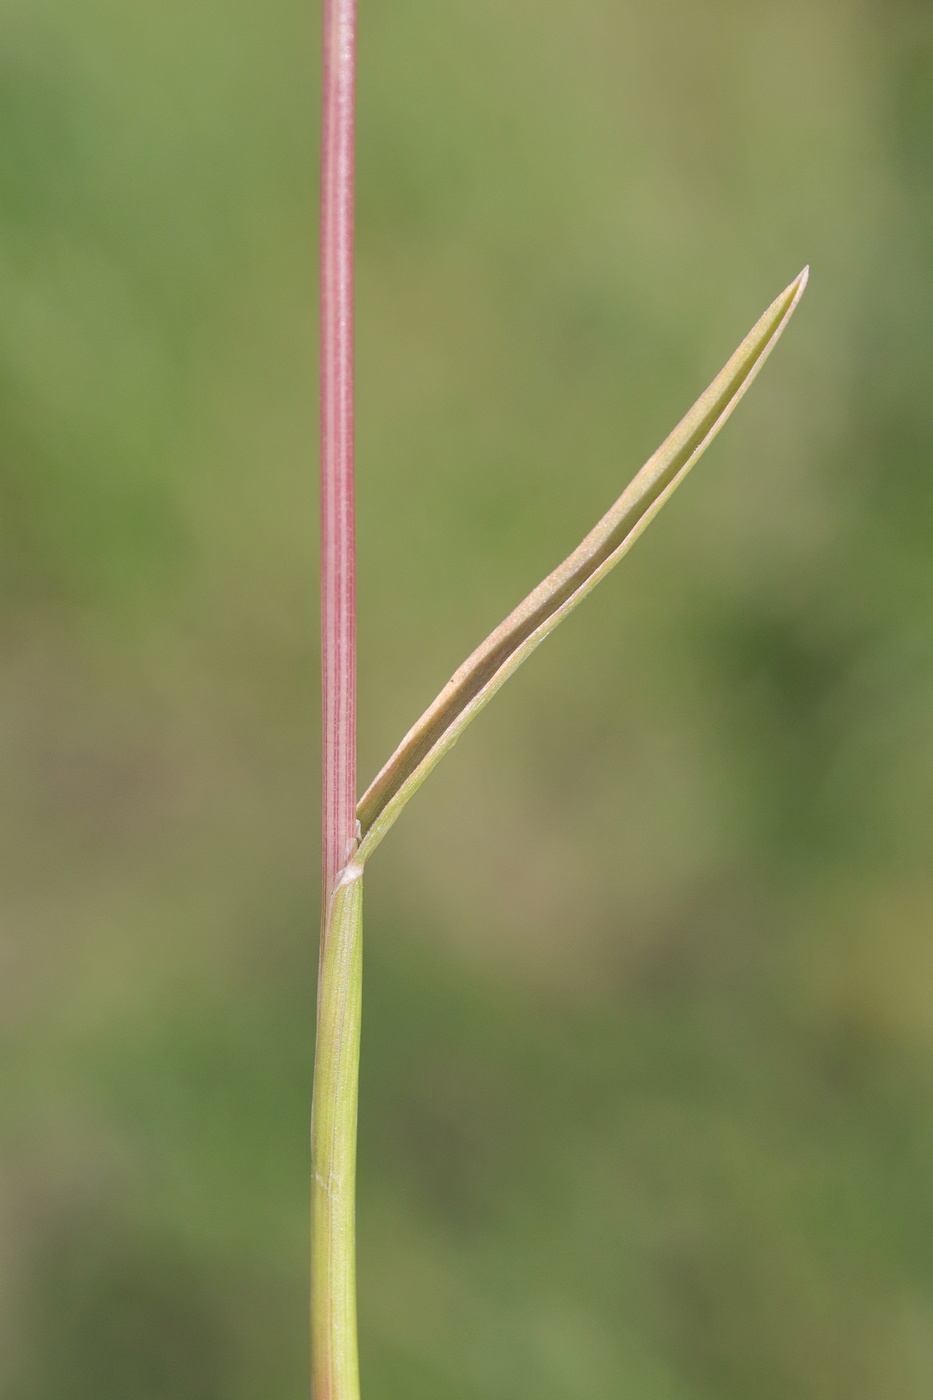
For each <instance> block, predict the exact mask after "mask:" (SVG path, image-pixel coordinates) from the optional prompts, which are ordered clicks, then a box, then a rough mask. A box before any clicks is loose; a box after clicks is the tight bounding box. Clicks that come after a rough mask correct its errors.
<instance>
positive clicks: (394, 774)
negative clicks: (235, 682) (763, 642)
mask: <svg viewBox="0 0 933 1400" xmlns="http://www.w3.org/2000/svg"><path fill="white" fill-rule="evenodd" d="M808 275H809V268H804V270H803V271H802V272H801V273H800V275H799V276H798V277H796V278H795V279H794V281H793V282H791V283H790V285H789V286H788V287H786V288H785V290H784V291H783V292H782V293H781V295H780V296H779V297H776V298H775V300H774V301H773V302H772V303H771V305H770V306H769V307H768V309H767V311H766V312H765V313H764V315H763V316H761V317H760V318H759V320H758V321H757V322H756V323H755V325H754V326H753V327H752V329H751V330H750V331H749V333H748V335H747V336H746V337H745V339H744V340H743V341H742V343H741V345H739V347H738V349H737V350H736V351H735V352H734V354H733V355H732V356H731V357H730V358H729V360H728V361H727V362H726V364H725V365H724V367H723V368H722V369H721V370H720V372H719V374H718V375H717V376H716V378H715V379H714V380H713V381H712V383H711V384H710V385H709V387H708V388H707V389H706V390H705V391H704V392H703V393H702V394H701V395H700V397H699V398H698V399H697V401H696V403H695V404H694V405H693V407H692V408H691V409H690V410H689V412H688V413H687V414H686V415H685V416H684V417H683V418H682V419H681V421H680V422H679V423H678V425H677V427H676V428H675V429H674V431H673V432H672V433H670V434H669V436H668V437H667V438H666V439H665V440H664V442H663V443H662V444H661V446H660V447H659V448H658V450H657V451H656V452H655V453H654V454H653V455H652V456H651V457H650V458H649V459H648V461H647V462H646V463H645V465H644V466H643V467H642V469H641V471H639V472H638V474H637V475H636V476H635V477H634V478H633V480H632V481H631V482H630V483H629V485H628V486H627V487H626V489H625V490H624V491H623V492H622V495H621V496H620V497H619V498H618V500H617V501H616V502H615V503H614V505H612V506H611V507H610V509H609V510H608V511H607V512H606V514H605V515H604V516H603V517H602V519H601V520H600V521H599V522H598V523H597V524H596V525H595V526H594V527H593V529H592V530H591V531H590V533H589V534H588V535H587V536H586V538H585V539H584V540H583V541H582V542H581V543H580V544H579V545H578V546H577V548H576V549H575V550H574V551H573V553H572V554H569V555H568V556H567V558H566V559H565V560H564V561H563V563H562V564H559V565H558V567H557V568H556V569H554V570H553V572H552V573H550V574H548V576H547V578H545V579H544V580H543V581H542V582H541V583H540V584H538V586H537V588H535V589H533V590H532V592H531V593H529V594H528V596H527V598H525V599H524V600H523V601H522V602H521V603H519V605H518V607H517V608H515V609H514V610H513V611H512V612H511V613H510V614H509V615H508V617H507V618H506V619H505V620H504V621H503V622H502V623H500V625H499V626H498V627H497V628H496V629H495V630H494V631H493V632H491V633H490V634H489V636H488V637H487V638H486V639H485V641H483V642H482V643H481V644H480V645H479V646H478V647H477V648H476V650H475V651H474V652H472V653H471V655H470V656H469V657H468V658H467V660H466V661H465V662H464V663H463V665H462V666H461V667H460V668H459V669H458V670H457V671H456V672H455V673H454V675H453V676H452V677H451V679H450V681H448V683H447V685H446V686H445V687H444V689H443V690H442V691H441V692H440V694H439V695H438V696H437V698H436V699H435V700H434V702H433V703H432V704H431V705H430V706H429V707H428V709H427V710H425V712H424V714H423V715H422V716H421V718H420V719H419V720H418V721H417V723H416V724H415V725H413V726H412V728H411V729H410V730H409V731H408V733H407V734H406V736H405V738H404V739H403V740H402V742H401V744H399V746H398V748H397V749H396V750H395V753H394V754H393V755H392V757H391V758H390V759H389V761H388V762H387V763H386V764H385V766H384V767H383V768H382V769H381V770H380V772H379V773H378V775H377V776H376V778H375V779H374V780H373V782H372V783H371V784H370V786H369V788H368V789H367V790H366V792H365V793H364V794H363V797H362V798H361V799H360V802H359V804H358V806H357V819H358V821H359V824H360V837H361V840H360V846H359V850H358V852H357V854H356V857H355V859H356V860H358V861H364V860H365V859H366V858H367V857H368V856H369V855H370V854H371V853H372V851H373V850H374V849H375V847H376V846H377V845H378V844H379V842H380V841H381V840H382V838H383V836H384V835H385V834H386V832H387V831H388V830H389V827H390V826H391V825H392V824H393V823H394V821H395V820H396V818H397V817H398V815H399V813H400V812H401V810H402V808H403V807H404V806H405V805H406V803H407V802H408V801H409V799H410V798H411V797H412V796H413V795H414V793H415V792H416V791H417V790H418V788H419V787H420V786H421V784H422V783H423V782H424V780H425V778H426V777H427V776H428V774H429V773H430V772H431V771H432V769H433V768H434V767H435V766H436V764H437V763H438V762H439V761H440V759H441V758H442V757H443V756H444V754H445V753H447V752H448V750H449V749H451V748H453V746H454V744H455V743H456V742H457V740H458V739H459V737H460V735H461V734H462V733H463V731H464V729H465V728H466V727H467V725H468V724H469V723H470V722H471V721H472V720H473V719H474V718H475V717H476V715H477V714H479V712H480V710H481V709H483V708H484V706H485V705H486V704H488V702H489V700H491V699H492V696H493V695H494V694H495V693H496V691H497V690H498V689H499V687H500V686H501V685H502V684H504V682H505V681H506V680H507V679H508V677H509V676H510V675H511V674H512V672H513V671H515V670H516V669H517V668H518V667H519V666H520V665H521V663H522V662H523V661H524V660H525V659H526V657H527V656H529V655H530V654H531V652H532V651H533V650H534V649H535V647H537V646H539V645H540V643H541V642H542V641H543V640H544V638H545V637H546V636H547V635H548V633H550V632H552V631H553V629H554V628H555V627H556V626H557V624H558V623H559V622H560V621H561V620H562V619H563V618H564V617H565V616H566V615H567V613H569V612H571V611H572V610H573V608H575V607H576V606H577V605H578V604H579V603H580V602H582V600H583V598H585V597H586V595H587V594H588V593H590V592H591V591H592V589H593V588H595V587H596V585H597V583H599V582H600V581H601V580H602V579H603V578H604V577H605V575H606V574H607V573H608V572H609V570H610V569H612V568H614V566H615V565H616V564H617V563H618V561H619V560H620V559H621V558H622V556H623V555H624V554H626V553H627V552H628V550H629V549H630V548H631V546H632V545H633V544H634V542H635V540H636V539H637V538H638V536H639V535H640V534H641V533H642V531H643V530H644V529H645V528H646V527H647V526H648V524H649V523H650V522H651V520H653V519H654V517H655V515H657V513H658V511H659V510H660V509H661V507H662V506H663V505H664V503H665V502H666V501H667V500H668V499H669V498H670V496H671V495H672V494H673V492H674V491H675V490H676V489H677V487H678V486H679V485H680V483H681V481H683V479H684V477H685V476H686V475H687V473H688V472H689V471H690V469H691V467H693V466H694V465H695V463H696V462H697V461H698V460H699V458H700V457H701V456H702V454H703V453H704V452H705V450H706V448H707V447H708V446H709V444H710V443H711V442H712V440H713V438H714V437H715V436H716V434H717V433H718V432H719V431H720V429H721V428H722V426H723V424H724V423H725V422H726V420H727V419H728V418H729V417H730V415H731V414H732V412H733V411H734V409H735V408H736V406H737V404H738V403H739V401H740V399H741V398H742V397H743V396H744V394H745V393H746V391H747V390H748V388H749V387H750V385H751V384H752V382H753V381H754V379H755V378H756V377H757V375H758V373H759V371H760V369H761V367H762V365H763V364H764V362H765V360H766V359H767V358H768V356H769V354H770V353H771V351H772V349H773V348H774V346H775V344H776V343H777V341H778V339H779V337H780V335H781V333H782V332H783V330H784V327H785V326H786V325H787V322H788V320H789V319H790V317H791V316H792V315H793V312H794V310H795V309H796V307H797V304H798V302H799V301H800V298H801V296H802V295H803V291H804V288H805V287H806V285H807V278H808Z"/></svg>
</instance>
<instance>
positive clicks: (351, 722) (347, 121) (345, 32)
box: [321, 0, 356, 908]
mask: <svg viewBox="0 0 933 1400" xmlns="http://www.w3.org/2000/svg"><path fill="white" fill-rule="evenodd" d="M355 96H356V0H324V92H323V107H324V112H323V139H322V152H321V671H322V687H323V741H324V753H323V806H322V821H323V846H324V851H323V858H324V899H325V908H326V901H327V900H328V899H329V898H330V892H331V890H332V888H333V884H334V879H335V876H336V875H337V873H338V871H340V870H341V869H342V867H343V866H344V865H345V864H346V862H347V860H348V859H349V856H350V853H351V849H352V844H351V843H352V841H353V839H354V835H355V831H356V559H355V541H354V500H353V176H354V106H355Z"/></svg>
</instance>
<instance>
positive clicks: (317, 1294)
mask: <svg viewBox="0 0 933 1400" xmlns="http://www.w3.org/2000/svg"><path fill="white" fill-rule="evenodd" d="M362 932H363V867H362V866H361V865H357V864H355V863H353V862H351V863H350V864H349V865H348V866H347V867H346V868H345V869H344V870H342V871H341V872H340V874H339V876H338V877H337V882H336V884H335V886H334V893H333V895H332V896H331V899H330V902H329V907H328V910H327V914H326V917H325V921H324V928H323V930H322V947H323V958H322V961H321V971H320V981H319V984H318V1022H317V1049H316V1052H315V1061H314V1103H313V1107H312V1113H311V1158H312V1166H313V1175H312V1187H311V1355H312V1393H313V1396H314V1400H359V1394H360V1377H359V1360H358V1356H357V1340H356V1240H355V1237H356V1221H355V1188H356V1111H357V1097H358V1083H359V1063H360V1003H361V995H362V977H363V961H362Z"/></svg>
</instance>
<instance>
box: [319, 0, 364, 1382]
mask: <svg viewBox="0 0 933 1400" xmlns="http://www.w3.org/2000/svg"><path fill="white" fill-rule="evenodd" d="M355 88H356V0H324V79H323V136H322V152H321V676H322V692H323V697H322V698H323V764H322V768H323V772H322V844H323V917H322V921H321V952H320V963H319V972H318V1020H317V1045H316V1049H315V1065H314V1104H313V1108H312V1124H311V1154H312V1161H313V1184H312V1193H311V1230H312V1245H311V1373H312V1392H313V1395H314V1400H358V1396H359V1369H358V1363H357V1344H356V1294H355V1289H356V1279H355V1256H354V1186H355V1179H356V1112H357V1078H358V1067H359V1038H360V976H361V961H360V959H361V946H360V933H361V894H362V883H361V878H360V877H361V876H362V868H361V867H360V866H356V865H353V864H351V862H352V857H353V854H354V851H355V848H356V810H355V809H356V580H355V545H354V498H353V173H354V101H355Z"/></svg>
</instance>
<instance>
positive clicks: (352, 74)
mask: <svg viewBox="0 0 933 1400" xmlns="http://www.w3.org/2000/svg"><path fill="white" fill-rule="evenodd" d="M355 81H356V4H355V0H325V6H324V84H323V139H322V201H321V404H322V411H321V624H322V685H323V782H322V792H323V914H322V930H321V951H320V965H319V981H318V1018H317V1044H316V1052H315V1071H314V1104H313V1112H312V1161H313V1178H312V1262H311V1290H312V1292H311V1346H312V1386H313V1394H314V1396H315V1400H358V1397H359V1393H360V1388H359V1362H358V1354H357V1337H356V1280H355V1222H354V1194H355V1163H356V1119H357V1092H358V1069H359V1045H360V1010H361V992H362V881H363V871H364V866H365V863H366V861H367V860H368V858H369V857H370V856H371V855H372V853H373V851H374V850H375V848H376V847H377V846H378V845H379V843H380V842H381V840H382V838H383V837H384V836H385V834H386V832H387V831H388V830H389V828H390V827H391V826H392V824H393V823H394V822H395V820H396V819H397V818H398V816H399V814H400V813H401V811H402V809H403V808H404V806H405V805H406V803H407V802H408V801H409V800H410V798H411V797H412V796H413V795H414V793H415V792H416V791H417V790H418V788H419V787H420V786H421V784H422V783H423V782H424V780H425V778H426V777H427V776H428V774H429V773H430V772H431V771H432V769H433V768H434V767H435V765H436V764H437V763H438V762H439V760H440V759H441V758H442V757H443V756H444V754H445V753H446V752H447V751H448V750H449V749H450V748H452V747H453V745H454V744H455V743H456V742H457V740H458V739H459V737H460V735H461V734H462V733H463V731H464V729H465V728H466V727H467V725H468V724H469V723H470V721H471V720H472V719H473V718H474V717H475V716H476V715H477V714H478V713H479V711H480V710H481V709H482V708H483V707H484V706H485V704H486V703H487V702H488V701H489V700H490V699H491V697H492V696H493V695H494V694H495V693H496V691H497V690H498V689H499V687H500V686H501V685H502V684H503V682H504V681H505V680H507V678H508V677H509V676H510V675H511V674H512V672H513V671H515V670H516V669H517V667H518V666H520V665H521V663H522V662H523V661H524V660H525V658H526V657H527V656H529V655H530V653H531V652H532V651H533V650H534V649H535V647H536V646H538V644H539V643H540V642H541V641H543V640H544V638H545V637H546V636H547V635H548V634H549V633H550V632H551V631H552V630H553V629H554V628H555V627H556V626H557V624H558V623H559V622H560V621H561V620H562V619H563V618H564V617H565V616H566V615H567V614H568V613H569V612H570V611H572V609H573V608H575V607H576V606H577V604H578V603H579V602H581V601H582V599H583V598H585V597H586V595H587V594H588V593H589V592H590V591H591V590H592V589H593V588H595V587H596V585H597V584H598V583H599V582H600V581H601V580H602V579H603V578H604V577H605V575H606V574H607V573H608V572H609V571H610V569H612V568H613V567H614V566H615V564H617V563H618V561H619V560H620V559H621V558H622V556H623V555H624V554H626V553H627V551H628V550H629V548H630V547H631V545H632V544H633V543H634V542H635V540H636V539H637V538H638V536H639V535H640V534H641V533H642V531H643V530H644V529H645V528H646V526H647V525H648V524H649V522H650V521H651V520H652V519H653V518H654V516H655V515H656V514H657V513H658V511H659V510H660V509H661V507H662V506H663V505H664V503H665V502H666V501H667V500H668V499H669V498H670V496H671V495H672V494H673V492H674V491H675V490H676V488H677V487H678V486H679V485H680V483H681V482H682V481H683V479H684V477H685V476H686V475H687V473H688V472H689V471H690V469H691V467H693V465H694V464H695V463H696V462H697V461H698V460H699V458H700V456H701V455H702V454H703V452H704V451H705V450H706V448H707V447H708V446H709V444H710V443H711V442H712V440H713V438H714V437H715V436H716V434H717V433H718V432H719V430H720V428H721V427H722V426H723V424H724V423H725V421H726V419H727V418H728V417H729V416H730V414H731V413H732V411H733V410H734V408H735V407H736V405H737V404H738V402H739V400H740V399H741V398H742V396H743V395H744V394H745V392H746V391H747V389H748V388H749V386H750V385H751V384H752V382H753V381H754V379H755V378H756V376H757V375H758V373H759V371H760V369H761V367H762V365H763V364H764V362H765V360H766V359H767V357H768V355H769V354H770V353H771V351H772V349H773V348H774V345H775V344H776V342H777V340H778V338H779V337H780V335H781V333H782V332H783V330H784V327H785V326H786V325H787V322H788V320H789V319H790V317H791V315H792V314H793V312H794V310H795V308H796V306H797V304H798V302H799V300H800V297H801V296H802V294H803V291H804V288H805V286H806V283H807V275H808V271H807V269H806V268H805V269H804V270H803V272H801V273H800V274H799V276H797V277H796V278H795V279H794V280H793V281H792V282H791V283H790V285H789V286H788V287H787V288H786V289H785V290H784V291H783V292H782V293H781V294H780V296H778V297H777V298H776V299H775V300H774V302H772V304H771V305H770V306H769V307H768V309H767V311H765V313H764V314H763V315H762V316H761V317H760V319H759V320H758V321H757V322H756V324H755V325H754V326H753V327H752V329H751V330H750V331H749V333H748V335H747V336H746V337H745V339H744V340H743V341H742V342H741V344H740V345H739V347H738V349H737V350H736V351H735V352H734V354H733V355H732V356H731V358H730V359H729V360H728V361H727V363H726V364H725V366H724V367H723V368H722V370H720V372H719V374H717V375H716V377H715V379H714V380H713V381H712V383H711V384H710V385H709V387H708V388H707V389H706V390H705V391H704V393H702V394H701V395H700V397H699V398H698V399H697V401H696V403H695V404H694V405H693V407H692V408H691V409H690V410H689V412H688V413H687V414H686V415H685V417H684V418H683V419H682V420H681V422H680V423H679V424H678V425H677V427H676V428H675V429H674V430H673V432H672V433H670V435H669V436H668V437H667V438H666V439H665V441H664V442H663V443H662V445H661V446H660V447H659V448H658V450H657V451H656V452H655V453H654V454H653V455H652V456H651V457H650V458H649V460H648V461H647V462H646V463H645V465H644V466H643V467H642V468H641V470H640V471H639V472H638V473H637V475H636V476H635V477H634V479H633V480H632V481H631V482H630V483H629V485H628V486H627V487H626V489H625V490H624V491H623V492H622V494H621V496H619V498H618V500H617V501H616V502H615V504H614V505H613V506H612V507H611V508H610V509H609V510H608V511H607V512H606V514H605V515H604V516H603V518H602V519H601V520H600V521H599V522H598V523H597V524H596V525H595V526H594V527H593V529H592V530H591V531H590V533H589V534H588V535H587V536H586V538H585V539H584V540H583V541H582V542H581V544H580V545H579V546H578V547H577V548H576V549H575V550H574V551H573V552H572V553H571V554H569V555H568V556H567V558H566V559H565V560H564V561H563V563H561V564H560V565H559V566H558V567H557V568H556V569H555V570H554V571H553V572H552V573H551V574H549V575H548V576H547V578H545V579H544V580H543V581H542V582H541V583H540V584H538V586H537V587H536V588H534V589H533V590H532V591H531V593H529V594H528V596H527V597H526V598H525V599H524V601H523V602H522V603H520V604H519V605H518V607H517V608H515V609H514V611H513V612H511V613H510V614H509V616H508V617H507V618H506V619H505V620H504V621H503V622H502V623H501V624H500V625H499V626H498V627H496V628H495V629H494V631H492V632H491V633H490V634H489V636H488V637H487V638H486V640H485V641H484V642H482V643H481V644H480V646H479V647H477V648H476V650H475V651H474V652H473V653H472V655H471V656H469V657H468V658H467V660H466V661H465V662H464V663H463V665H462V666H461V667H460V668H459V669H458V670H457V671H456V673H455V674H454V675H453V677H452V678H451V680H450V681H449V682H448V684H447V685H446V686H445V687H444V689H443V690H442V691H441V693H440V694H439V695H438V696H437V698H436V699H435V700H434V702H433V703H432V704H431V705H430V706H429V707H428V708H427V710H425V712H424V714H423V715H422V716H421V718H420V719H419V720H418V721H417V723H416V724H415V725H414V726H413V727H412V728H411V729H410V730H409V732H408V734H407V735H406V736H405V737H404V739H403V740H402V742H401V743H400V744H399V746H398V748H397V749H396V750H395V752H394V753H393V755H392V756H391V758H390V759H389V760H388V762H387V763H386V764H385V766H384V767H383V768H382V770H381V771H380V772H379V774H378V775H377V777H376V778H375V779H374V781H373V782H372V783H371V784H370V786H369V787H368V789H367V790H366V792H365V793H364V795H363V796H362V798H361V799H360V800H359V802H358V803H357V802H356V800H355V791H356V651H355V575H354V568H355V559H354V480H353V182H354V99H355Z"/></svg>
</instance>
